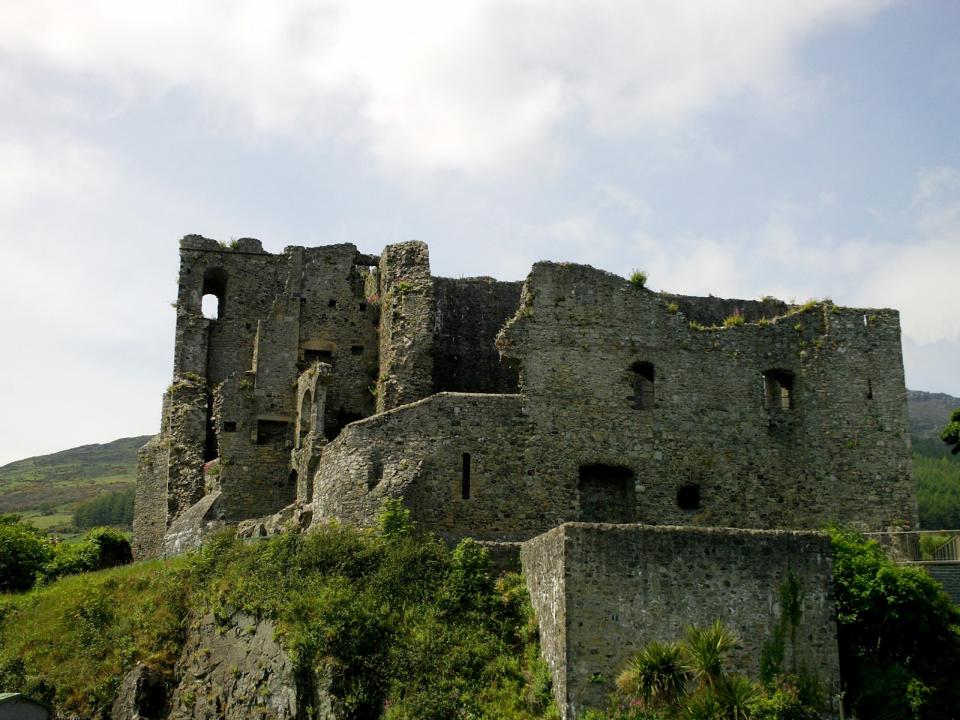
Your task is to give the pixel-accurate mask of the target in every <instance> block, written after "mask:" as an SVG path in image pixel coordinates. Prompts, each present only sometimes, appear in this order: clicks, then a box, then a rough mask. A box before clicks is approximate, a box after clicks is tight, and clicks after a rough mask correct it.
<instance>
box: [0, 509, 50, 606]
mask: <svg viewBox="0 0 960 720" xmlns="http://www.w3.org/2000/svg"><path fill="white" fill-rule="evenodd" d="M19 520H20V518H19V517H18V516H16V515H0V592H19V591H22V590H29V589H30V588H31V587H32V586H33V583H34V582H35V580H36V576H37V573H38V572H40V570H41V569H42V568H43V567H44V566H45V565H46V564H47V563H48V562H50V558H51V557H52V556H53V546H52V545H51V543H50V541H49V540H47V538H45V537H44V536H43V535H41V534H40V532H39V531H38V530H36V529H34V528H33V527H31V526H30V525H26V524H24V523H21V522H19Z"/></svg>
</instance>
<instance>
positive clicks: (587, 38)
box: [0, 0, 889, 175]
mask: <svg viewBox="0 0 960 720" xmlns="http://www.w3.org/2000/svg"><path fill="white" fill-rule="evenodd" d="M887 4H889V2H887V0H806V1H805V2H802V3H798V2H773V1H771V0H752V1H751V0H728V1H727V2H714V1H708V0H661V1H660V2H647V3H632V2H628V1H627V0H606V1H604V2H595V1H593V2H586V1H585V0H578V1H576V2H567V3H561V4H558V3H555V2H548V1H547V0H501V1H500V2H493V1H492V0H489V1H487V0H464V1H462V2H456V3H450V2H441V1H439V0H410V2H406V3H385V2H380V1H377V0H352V1H351V2H346V1H345V0H332V1H331V2H328V3H324V4H317V3H314V2H307V1H306V0H287V1H286V2H281V1H278V2H274V3H259V2H253V0H247V1H246V2H226V0H221V1H220V2H207V3H196V2H189V0H169V1H168V2H165V3H157V4H144V3H130V2H124V1H123V0H100V1H99V2H94V3H73V2H60V1H57V0H30V1H29V2H19V3H18V2H14V3H12V4H11V3H7V4H6V5H5V6H4V9H3V10H0V50H2V51H5V52H6V53H8V54H9V56H10V57H17V58H19V59H21V60H22V59H26V60H28V61H29V62H32V63H37V64H38V65H39V66H40V67H42V68H45V69H53V70H55V71H57V72H61V73H65V74H68V75H75V76H77V77H81V78H83V79H89V78H93V79H95V80H96V81H98V82H100V83H102V84H104V85H106V86H107V87H109V88H111V89H112V91H113V92H114V93H116V94H118V95H120V96H123V97H126V98H129V99H132V100H136V99H150V98H153V97H155V96H158V95H162V94H163V93H164V92H167V91H171V90H179V91H185V92H186V93H187V94H189V95H191V96H193V97H195V98H198V99H199V98H202V99H203V100H202V101H203V103H204V108H205V109H206V110H207V111H209V112H210V113H211V115H212V116H213V118H214V120H215V121H216V122H224V121H225V120H226V121H227V122H230V123H236V124H237V126H238V127H241V128H246V129H248V130H251V131H253V132H255V133H268V134H274V133H278V134H283V135H287V136H296V137H301V138H316V137H318V136H319V137H327V136H330V135H334V136H336V137H338V138H341V139H342V138H345V137H346V138H352V139H354V140H355V141H357V142H361V143H363V144H364V145H365V146H366V147H367V149H368V150H369V152H371V153H372V154H373V155H374V156H375V157H376V158H378V159H379V160H380V161H381V162H382V163H383V165H384V167H386V168H390V169H392V170H400V171H402V170H408V169H415V170H431V171H455V172H458V173H463V174H465V175H484V174H489V173H498V172H500V171H503V170H505V169H510V168H515V167H520V166H527V165H529V164H531V163H532V164H535V165H536V166H538V167H539V166H544V167H550V166H551V165H553V164H555V163H556V162H558V159H559V160H562V157H563V151H564V148H563V146H562V143H561V142H560V140H559V138H560V137H561V136H562V134H563V130H564V129H566V128H567V127H568V126H569V124H571V123H574V124H578V123H585V124H586V125H587V126H588V127H589V128H591V129H592V131H593V132H595V133H598V134H600V135H604V136H608V135H628V136H629V135H633V134H636V133H640V132H643V133H646V132H650V131H653V132H655V133H664V134H668V133H670V132H673V131H675V130H676V129H678V128H682V127H683V126H684V125H688V124H689V123H691V121H694V120H695V119H696V118H698V117H699V116H700V115H702V114H703V113H705V112H707V111H709V110H711V109H713V108H715V107H716V106H718V104H720V103H723V102H726V101H729V100H732V99H736V100H738V101H742V100H745V99H746V100H749V99H751V98H753V99H757V100H759V101H760V102H762V103H769V104H771V105H776V104H778V103H786V104H787V105H793V104H796V103H795V100H794V98H795V97H798V96H804V95H805V92H806V89H807V88H808V86H810V85H811V84H813V85H816V84H818V83H820V82H821V81H822V79H821V78H815V79H812V80H807V79H805V78H803V77H801V76H800V75H799V73H797V71H796V69H795V67H794V56H795V54H796V51H797V50H798V49H799V47H800V46H801V45H802V43H803V42H804V41H805V40H806V39H808V38H809V37H810V36H811V35H812V34H814V33H816V32H818V31H822V30H824V29H827V28H829V27H832V26H835V25H836V24H838V23H847V22H855V21H859V20H862V19H864V18H867V17H869V16H870V15H872V14H873V13H875V12H877V11H878V10H879V9H880V8H882V7H883V6H885V5H887ZM198 102H199V100H198Z"/></svg>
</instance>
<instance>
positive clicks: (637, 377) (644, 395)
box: [630, 362, 655, 410]
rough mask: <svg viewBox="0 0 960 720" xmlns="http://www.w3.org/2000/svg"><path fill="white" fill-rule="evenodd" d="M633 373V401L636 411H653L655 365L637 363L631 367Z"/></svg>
mask: <svg viewBox="0 0 960 720" xmlns="http://www.w3.org/2000/svg"><path fill="white" fill-rule="evenodd" d="M630 371H631V372H632V373H633V396H632V397H631V400H632V402H633V407H634V409H636V410H651V409H653V401H654V397H655V396H654V392H653V380H654V375H655V371H654V367H653V363H649V362H635V363H634V364H633V365H631V366H630Z"/></svg>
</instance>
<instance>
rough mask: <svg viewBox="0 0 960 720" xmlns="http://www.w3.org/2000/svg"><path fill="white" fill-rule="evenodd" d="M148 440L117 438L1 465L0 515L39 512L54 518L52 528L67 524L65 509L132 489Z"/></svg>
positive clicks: (66, 510) (143, 438)
mask: <svg viewBox="0 0 960 720" xmlns="http://www.w3.org/2000/svg"><path fill="white" fill-rule="evenodd" d="M149 439H150V436H149V435H141V436H138V437H131V438H120V439H119V440H114V441H113V442H109V443H104V444H102V445H97V444H94V445H82V446H80V447H76V448H71V449H70V450H62V451H60V452H56V453H52V454H50V455H39V456H37V457H32V458H27V459H25V460H17V461H16V462H12V463H9V464H7V465H4V466H3V467H0V513H9V512H19V513H26V514H40V513H43V514H45V515H46V517H48V518H53V520H51V522H52V523H56V522H62V521H64V520H66V521H69V512H70V510H72V508H73V507H74V506H76V505H77V504H78V503H81V502H84V501H87V500H91V499H93V498H95V497H98V496H101V495H104V494H106V493H110V492H113V491H117V490H122V489H124V488H130V487H132V486H133V484H134V482H135V480H136V473H137V450H139V449H140V447H141V446H142V445H143V444H144V443H145V442H146V441H147V440H149ZM51 513H53V514H51ZM44 524H48V523H44Z"/></svg>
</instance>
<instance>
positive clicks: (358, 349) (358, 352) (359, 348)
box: [350, 345, 363, 355]
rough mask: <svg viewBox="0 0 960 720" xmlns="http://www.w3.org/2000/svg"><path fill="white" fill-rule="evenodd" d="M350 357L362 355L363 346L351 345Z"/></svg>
mask: <svg viewBox="0 0 960 720" xmlns="http://www.w3.org/2000/svg"><path fill="white" fill-rule="evenodd" d="M350 354H351V355H363V345H351V346H350Z"/></svg>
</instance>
